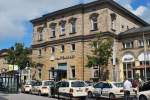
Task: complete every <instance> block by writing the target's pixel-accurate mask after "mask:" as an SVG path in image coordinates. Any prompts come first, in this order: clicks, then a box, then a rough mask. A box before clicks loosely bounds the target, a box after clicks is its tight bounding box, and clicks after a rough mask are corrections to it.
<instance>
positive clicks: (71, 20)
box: [69, 18, 76, 33]
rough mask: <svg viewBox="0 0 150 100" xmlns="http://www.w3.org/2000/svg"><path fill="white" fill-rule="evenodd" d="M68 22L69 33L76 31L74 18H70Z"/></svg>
mask: <svg viewBox="0 0 150 100" xmlns="http://www.w3.org/2000/svg"><path fill="white" fill-rule="evenodd" d="M69 22H70V24H71V33H75V32H76V18H71V19H70V20H69Z"/></svg>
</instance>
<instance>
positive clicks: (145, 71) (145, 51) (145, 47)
mask: <svg viewBox="0 0 150 100" xmlns="http://www.w3.org/2000/svg"><path fill="white" fill-rule="evenodd" d="M143 41H144V73H145V74H144V76H145V81H147V70H146V60H147V58H148V57H147V45H146V40H145V36H144V33H143Z"/></svg>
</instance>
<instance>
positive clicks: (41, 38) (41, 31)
mask: <svg viewBox="0 0 150 100" xmlns="http://www.w3.org/2000/svg"><path fill="white" fill-rule="evenodd" d="M37 32H38V41H42V40H43V27H39V28H38V29H37Z"/></svg>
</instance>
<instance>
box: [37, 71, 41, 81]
mask: <svg viewBox="0 0 150 100" xmlns="http://www.w3.org/2000/svg"><path fill="white" fill-rule="evenodd" d="M38 71H39V78H40V79H41V69H38Z"/></svg>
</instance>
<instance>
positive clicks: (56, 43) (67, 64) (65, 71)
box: [31, 0, 148, 80]
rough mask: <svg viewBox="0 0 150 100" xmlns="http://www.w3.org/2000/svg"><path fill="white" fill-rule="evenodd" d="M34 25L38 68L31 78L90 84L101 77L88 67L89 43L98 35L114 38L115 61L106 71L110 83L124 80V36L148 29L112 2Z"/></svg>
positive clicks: (50, 17)
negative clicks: (125, 33)
mask: <svg viewBox="0 0 150 100" xmlns="http://www.w3.org/2000/svg"><path fill="white" fill-rule="evenodd" d="M31 22H32V24H33V37H32V40H33V41H32V60H33V61H34V62H36V64H37V65H36V68H35V69H34V70H33V71H32V76H34V78H35V79H38V80H43V79H54V78H55V79H58V80H60V79H63V78H67V79H81V80H90V79H92V78H96V77H98V76H97V73H98V68H97V67H94V68H93V67H92V68H88V67H85V66H86V64H87V61H88V59H87V55H89V54H92V53H91V50H92V47H91V46H90V45H89V43H90V42H91V41H92V40H93V39H94V38H95V36H96V33H102V34H104V35H105V36H111V37H113V38H114V49H113V57H112V58H110V61H109V64H108V66H106V69H107V71H108V72H109V79H110V80H122V79H123V73H124V70H123V67H122V66H123V64H122V61H124V58H125V57H124V54H125V51H124V49H122V47H123V46H122V45H124V44H122V41H124V40H126V39H128V37H127V38H124V34H123V33H124V32H126V31H127V30H130V29H133V28H135V29H138V28H140V27H145V26H147V25H148V24H147V23H146V22H144V21H143V20H142V19H140V18H138V17H137V16H135V15H134V14H132V13H131V12H129V11H128V10H126V9H125V8H123V7H122V6H120V5H119V4H117V3H116V2H115V1H113V0H97V1H94V2H91V3H88V4H79V5H75V6H72V7H69V8H65V9H62V10H59V11H55V12H52V13H49V14H46V15H43V16H42V17H40V18H36V19H34V20H31ZM121 33H122V35H120V34H121ZM131 33H132V32H131ZM135 36H137V35H135ZM120 37H121V38H120ZM131 40H132V38H131ZM122 57H124V58H122ZM112 59H113V61H112ZM114 59H115V60H114ZM117 59H118V60H117ZM120 59H123V60H120ZM116 75H117V78H116V77H115V76H116Z"/></svg>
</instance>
